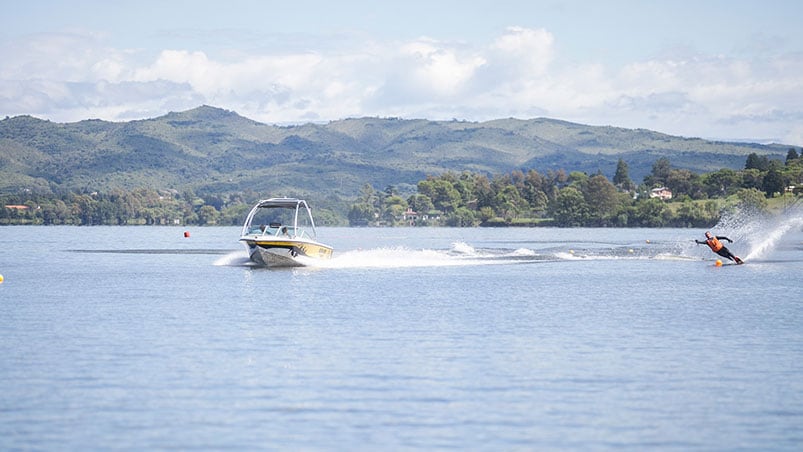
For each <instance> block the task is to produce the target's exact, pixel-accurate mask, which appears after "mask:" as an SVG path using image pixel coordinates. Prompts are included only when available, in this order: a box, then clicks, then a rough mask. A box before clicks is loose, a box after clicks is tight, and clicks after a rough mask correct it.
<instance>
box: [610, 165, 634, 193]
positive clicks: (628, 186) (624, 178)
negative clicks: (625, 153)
mask: <svg viewBox="0 0 803 452" xmlns="http://www.w3.org/2000/svg"><path fill="white" fill-rule="evenodd" d="M613 185H615V186H617V187H619V188H621V189H622V190H632V189H633V181H632V180H630V175H629V174H628V168H627V163H625V161H624V160H623V159H621V158H620V159H619V161H618V162H617V163H616V173H615V174H614V175H613Z"/></svg>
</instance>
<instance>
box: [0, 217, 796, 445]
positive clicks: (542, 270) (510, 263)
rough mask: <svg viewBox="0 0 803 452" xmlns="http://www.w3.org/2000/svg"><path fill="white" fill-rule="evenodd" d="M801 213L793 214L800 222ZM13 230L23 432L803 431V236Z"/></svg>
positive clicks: (12, 397) (1, 314) (295, 437)
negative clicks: (708, 242)
mask: <svg viewBox="0 0 803 452" xmlns="http://www.w3.org/2000/svg"><path fill="white" fill-rule="evenodd" d="M790 221H791V222H793V224H791V225H790ZM794 221H799V220H797V219H796V218H791V219H787V221H786V222H784V221H782V222H781V223H780V224H775V225H769V226H764V227H763V229H762V228H754V229H750V228H748V227H742V228H740V229H732V230H727V229H726V230H722V231H717V233H722V234H725V235H729V236H731V237H732V238H734V239H735V240H736V243H735V244H733V245H729V246H730V247H731V249H732V250H733V251H734V252H736V253H737V254H740V253H741V254H742V255H743V256H747V259H748V264H747V265H744V266H741V267H737V266H726V267H723V268H717V267H715V266H714V265H713V262H714V260H715V257H716V256H715V255H713V254H711V253H710V251H708V250H707V248H705V247H703V246H697V245H695V244H694V243H693V239H695V238H700V237H701V236H702V231H697V230H677V229H674V230H635V229H632V230H593V229H582V230H557V229H503V230H499V229H497V230H492V229H324V230H322V231H320V236H321V238H322V239H324V240H325V241H327V242H330V243H331V244H333V245H334V246H335V258H334V259H332V260H331V261H329V262H326V263H324V264H322V265H319V266H316V267H312V268H300V269H289V270H266V269H262V268H258V267H254V266H252V265H251V264H249V263H248V261H247V258H246V255H245V252H244V250H241V249H239V245H238V244H237V243H236V237H237V234H238V232H239V228H200V229H195V230H193V234H192V237H191V238H189V239H185V238H183V237H182V235H181V231H180V230H179V229H176V228H144V227H143V228H139V227H127V228H71V227H27V228H26V227H20V228H14V227H12V228H3V229H0V233H1V234H2V235H0V242H1V244H2V247H3V249H2V251H0V273H2V274H3V275H4V277H5V282H4V283H3V284H2V285H0V347H2V348H1V349H0V352H2V356H3V357H4V358H3V360H2V363H0V448H2V449H6V450H8V449H20V448H22V449H107V448H115V449H117V448H123V449H165V448H176V449H190V448H211V449H224V448H226V449H258V448H269V449H307V450H308V449H339V450H342V449H379V448H382V449H419V448H420V449H446V448H449V449H452V448H454V449H470V450H477V449H480V450H483V449H484V450H511V449H526V450H538V449H565V448H568V449H581V450H587V449H608V448H622V447H624V448H630V449H638V450H644V449H677V450H688V449H737V448H747V449H773V450H784V449H786V450H798V449H799V448H800V447H801V445H802V444H803V431H801V429H800V425H803V378H801V377H803V323H802V322H803V309H801V308H802V307H803V306H802V305H801V300H803V289H801V285H800V282H799V281H800V273H801V270H803V233H801V230H800V224H795V223H794Z"/></svg>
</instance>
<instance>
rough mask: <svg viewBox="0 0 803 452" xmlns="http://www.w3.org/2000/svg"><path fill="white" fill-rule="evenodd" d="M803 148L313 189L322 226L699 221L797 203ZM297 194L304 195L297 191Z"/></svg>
mask: <svg viewBox="0 0 803 452" xmlns="http://www.w3.org/2000/svg"><path fill="white" fill-rule="evenodd" d="M801 186H803V156H801V154H800V153H799V152H798V150H797V149H794V148H790V149H789V152H788V154H787V156H786V159H785V161H782V160H779V159H770V158H768V157H767V156H759V155H757V154H750V155H749V156H748V157H747V160H746V162H745V165H744V169H742V170H732V169H720V170H718V171H713V172H709V173H703V174H697V173H694V172H692V171H690V170H688V169H677V168H673V166H672V164H671V162H670V161H669V159H668V158H660V159H658V160H657V161H655V163H654V164H653V166H652V172H651V173H650V174H649V175H647V176H646V177H644V180H643V181H642V182H641V183H639V184H636V183H634V182H633V181H632V180H631V179H630V176H629V174H628V165H627V163H626V162H625V161H624V160H622V159H620V160H619V162H618V165H617V168H616V173H615V175H614V177H613V180H609V179H608V178H607V177H606V176H604V175H603V174H601V173H597V174H587V173H585V172H580V171H565V170H558V171H547V172H546V173H540V172H538V171H537V170H535V169H529V170H516V171H512V172H510V173H507V174H496V175H491V176H489V175H487V174H483V173H476V172H468V171H464V172H461V173H457V172H446V173H443V174H440V175H432V176H428V177H427V178H426V179H424V180H420V181H419V182H418V183H417V184H416V185H415V186H414V187H415V188H414V189H413V190H410V189H408V190H407V192H406V193H405V192H402V191H400V190H399V189H397V188H396V187H395V186H387V187H380V188H376V187H373V186H371V185H370V184H365V185H364V186H363V188H362V189H361V191H360V193H358V194H357V193H355V196H354V198H352V199H351V200H344V199H341V198H337V197H335V196H333V195H331V194H324V195H317V196H316V195H315V194H310V195H309V196H306V198H307V199H308V200H309V201H310V202H311V203H312V205H313V208H314V209H315V218H316V222H317V223H318V224H319V225H324V226H346V225H349V226H463V227H472V226H559V227H581V226H582V227H705V226H710V225H713V224H715V223H716V222H717V221H718V220H719V218H720V217H721V216H722V215H723V213H725V212H727V211H729V210H736V209H742V210H744V209H749V210H754V211H758V212H766V211H772V210H776V211H777V210H780V209H784V208H789V207H790V206H793V205H796V204H798V203H799V200H800V199H801V192H802V191H801ZM299 195H303V194H299ZM271 196H273V194H269V193H257V192H251V191H238V192H229V193H211V192H210V193H194V192H192V191H183V192H179V191H176V190H158V189H154V188H145V187H143V188H139V189H134V190H122V189H112V190H110V191H109V192H99V191H89V190H86V191H81V192H72V191H71V192H62V193H49V194H37V193H33V192H29V191H27V190H21V191H20V192H18V193H6V194H0V205H3V208H2V209H0V225H82V226H84V225H222V226H231V225H240V224H241V222H242V221H243V219H244V217H245V215H246V214H247V212H248V210H249V209H250V207H251V206H252V204H253V203H255V202H256V201H257V200H259V199H261V198H266V197H271Z"/></svg>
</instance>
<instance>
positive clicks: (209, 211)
mask: <svg viewBox="0 0 803 452" xmlns="http://www.w3.org/2000/svg"><path fill="white" fill-rule="evenodd" d="M219 215H220V214H219V212H218V211H217V209H215V207H214V206H203V207H201V208H200V209H198V222H199V223H200V224H201V225H206V224H216V223H217V218H218V216H219Z"/></svg>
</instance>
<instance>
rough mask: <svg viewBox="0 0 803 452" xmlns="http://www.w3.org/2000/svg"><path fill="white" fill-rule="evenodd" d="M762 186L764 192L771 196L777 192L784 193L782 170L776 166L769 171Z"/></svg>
mask: <svg viewBox="0 0 803 452" xmlns="http://www.w3.org/2000/svg"><path fill="white" fill-rule="evenodd" d="M762 188H763V190H764V193H766V194H767V196H768V197H770V198H771V197H773V196H774V195H775V193H783V190H784V182H783V176H781V173H780V171H778V170H776V169H775V168H772V169H770V170H769V171H767V175H766V176H764V183H763V185H762Z"/></svg>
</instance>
